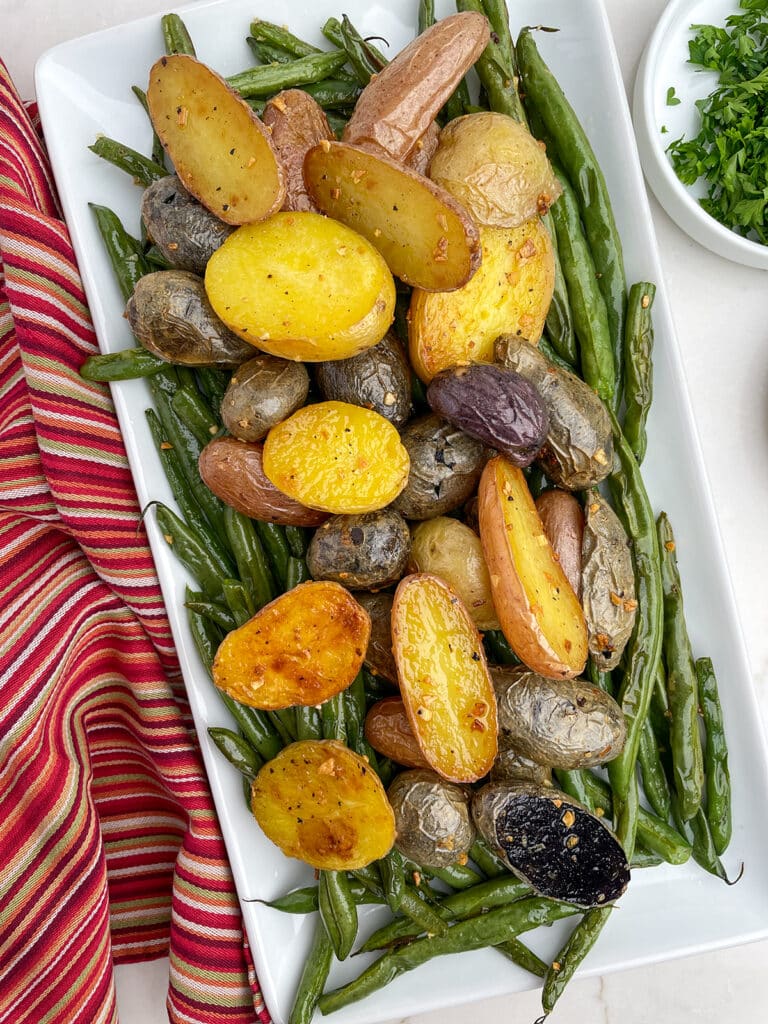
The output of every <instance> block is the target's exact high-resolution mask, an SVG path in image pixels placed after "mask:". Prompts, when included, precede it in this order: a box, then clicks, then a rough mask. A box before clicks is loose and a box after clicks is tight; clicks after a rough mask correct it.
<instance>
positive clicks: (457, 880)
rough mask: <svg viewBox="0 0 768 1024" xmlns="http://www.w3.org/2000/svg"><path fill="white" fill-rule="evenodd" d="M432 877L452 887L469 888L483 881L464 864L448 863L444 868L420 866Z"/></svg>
mask: <svg viewBox="0 0 768 1024" xmlns="http://www.w3.org/2000/svg"><path fill="white" fill-rule="evenodd" d="M422 871H426V873H427V874H428V875H429V876H430V877H432V878H439V879H440V881H441V882H445V884H446V885H450V886H451V888H452V889H469V888H471V887H472V886H473V885H478V884H479V883H480V882H482V881H483V878H482V876H481V875H478V873H477V872H476V871H473V870H472V868H470V867H468V866H467V865H465V864H450V865H449V866H448V867H445V868H433V867H430V868H422Z"/></svg>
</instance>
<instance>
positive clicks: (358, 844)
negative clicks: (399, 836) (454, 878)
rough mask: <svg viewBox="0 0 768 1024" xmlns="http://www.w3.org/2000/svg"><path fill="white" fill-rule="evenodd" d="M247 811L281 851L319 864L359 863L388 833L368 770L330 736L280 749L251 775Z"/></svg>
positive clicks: (390, 818) (388, 820)
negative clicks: (249, 808) (251, 812)
mask: <svg viewBox="0 0 768 1024" xmlns="http://www.w3.org/2000/svg"><path fill="white" fill-rule="evenodd" d="M251 810H252V811H253V815H254V817H255V818H256V821H257V822H258V823H259V825H260V826H261V829H262V831H263V832H264V834H265V835H266V836H267V838H268V839H271V840H272V842H273V843H275V844H276V845H277V846H279V847H280V849H281V850H282V851H283V853H284V854H285V855H286V856H287V857H298V858H299V860H303V861H304V862H305V863H306V864H309V865H311V866H312V867H314V868H319V869H321V870H327V871H354V870H355V869H356V868H362V867H365V866H366V864H371V863H372V862H373V861H375V860H378V859H379V858H380V857H384V856H385V855H386V854H387V853H388V852H389V850H390V849H391V848H392V844H393V842H394V839H395V818H394V814H393V812H392V808H391V807H390V805H389V801H388V800H387V796H386V793H385V792H384V787H383V786H382V784H381V781H380V780H379V777H378V776H377V775H376V772H374V771H371V768H370V767H369V765H368V764H367V763H366V761H365V760H364V759H363V758H362V757H359V756H358V755H357V754H354V753H353V752H352V751H351V750H349V749H348V748H347V747H345V746H344V744H343V743H337V742H336V741H334V740H301V741H300V742H298V743H291V744H289V745H288V746H287V747H285V748H284V749H283V750H281V751H280V753H279V754H277V756H276V757H273V758H272V760H271V761H269V762H267V764H265V765H264V767H263V768H262V769H261V771H260V772H259V774H258V775H257V776H256V778H255V779H254V781H253V785H252V786H251Z"/></svg>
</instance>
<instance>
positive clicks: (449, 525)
mask: <svg viewBox="0 0 768 1024" xmlns="http://www.w3.org/2000/svg"><path fill="white" fill-rule="evenodd" d="M408 571H409V572H426V573H431V574H432V575H433V576H439V577H440V579H442V580H445V582H446V583H448V584H449V585H450V586H452V587H453V589H454V590H455V591H456V593H457V594H458V595H459V597H460V598H461V600H462V601H463V602H464V605H465V606H466V609H467V611H468V612H469V614H470V615H471V616H472V621H473V622H474V624H475V625H476V626H477V628H478V629H500V628H501V627H500V626H499V620H498V618H497V616H496V609H495V608H494V606H493V595H492V594H491V580H490V577H489V575H488V566H487V565H486V564H485V556H484V555H483V546H482V544H481V543H480V538H479V537H478V536H477V534H476V533H475V532H474V531H473V530H470V528H469V527H468V526H465V525H464V523H462V522H460V521H459V520H458V519H451V518H450V517H449V516H437V517H436V518H435V519H427V520H426V522H423V523H419V524H418V525H417V526H415V527H414V529H413V531H412V533H411V553H410V556H409V558H408Z"/></svg>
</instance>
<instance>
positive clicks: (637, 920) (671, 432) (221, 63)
mask: <svg viewBox="0 0 768 1024" xmlns="http://www.w3.org/2000/svg"><path fill="white" fill-rule="evenodd" d="M436 7H437V14H438V16H442V15H445V14H448V13H451V11H452V10H453V8H452V6H449V4H448V2H447V0H438V3H437V5H436ZM416 8H417V3H416V0H387V2H386V3H368V2H366V0H345V3H344V4H343V5H340V3H339V0H292V2H291V3H289V4H286V5H283V6H282V7H281V8H280V9H279V10H276V9H275V7H274V5H270V4H268V3H266V2H265V0H214V2H209V3H204V2H203V3H196V4H194V5H192V6H189V7H187V8H182V9H180V10H181V13H182V14H183V17H184V19H185V22H186V24H187V26H188V28H189V30H190V33H191V35H192V38H193V40H194V41H195V44H196V47H197V52H198V56H199V57H200V58H201V59H202V60H204V61H205V62H207V63H209V64H210V65H211V66H212V67H214V68H215V69H217V70H218V71H220V72H221V73H223V74H231V73H234V72H236V71H239V70H241V69H243V68H245V67H248V66H250V65H251V63H252V59H251V54H250V51H249V49H248V47H247V45H246V43H245V37H246V35H247V33H248V27H249V24H250V21H251V19H252V18H253V17H255V16H261V17H263V18H266V19H271V20H277V21H280V22H285V23H286V24H287V25H288V26H289V27H290V28H291V29H292V30H293V31H295V32H296V33H297V34H299V35H301V36H303V37H304V38H306V39H308V40H309V41H311V42H315V43H317V44H318V45H322V44H323V43H324V40H323V39H322V36H321V35H320V31H319V27H320V25H321V24H322V23H323V22H324V21H325V19H326V18H327V17H329V16H331V15H334V16H339V17H340V16H341V14H342V13H347V14H348V15H349V16H350V17H351V18H352V20H353V22H355V24H356V25H357V27H358V28H359V29H360V30H361V31H362V32H363V34H364V35H376V36H379V37H384V38H385V39H386V40H388V41H389V44H390V49H389V51H388V52H389V53H391V54H394V53H396V52H397V51H398V50H399V49H400V48H401V47H402V46H403V45H404V44H405V43H406V42H407V41H408V40H409V39H410V38H412V36H413V34H414V31H415V24H416ZM529 24H546V25H548V26H552V27H556V28H558V29H559V30H560V31H559V32H557V33H553V34H549V33H542V34H541V36H540V39H539V45H540V48H541V51H542V53H543V55H544V57H545V59H546V60H547V62H548V63H549V64H550V66H551V68H552V70H553V71H554V73H555V74H556V76H557V77H558V79H559V81H560V83H561V85H562V86H563V88H564V89H565V91H566V93H567V95H568V96H569V98H570V100H571V102H572V104H573V106H574V107H575V109H576V111H577V113H578V115H579V116H580V118H581V119H582V122H583V124H584V126H585V128H586V130H587V132H588V134H589V135H590V138H591V140H592V142H593V145H594V148H595V150H596V153H597V156H598V158H599V160H600V162H601V164H602V167H603V170H604V172H605V176H606V179H607V182H608V186H609V189H610V192H611V195H612V199H613V204H614V209H615V213H616V219H617V222H618V226H619V230H620V232H621V236H622V238H623V241H624V256H625V262H626V270H627V278H628V280H629V282H630V283H631V282H632V281H636V280H651V281H655V282H656V283H657V284H658V286H659V291H658V295H657V299H656V303H655V306H654V319H655V328H656V355H655V392H656V394H655V400H654V407H653V411H652V415H651V418H650V423H649V452H648V456H647V459H646V462H645V463H644V470H643V471H644V476H645V479H646V481H647V484H648V488H649V491H650V494H651V498H652V501H653V504H654V507H655V510H656V512H659V511H661V510H662V509H664V510H666V511H667V512H668V514H669V515H670V518H671V521H672V523H673V525H674V527H675V531H676V534H677V538H678V552H679V560H680V565H681V571H682V575H683V581H684V588H685V597H686V610H687V615H688V621H689V628H690V632H691V638H692V642H693V647H694V651H695V653H696V654H697V656H698V655H703V654H708V655H709V656H710V657H712V659H713V661H714V664H715V667H716V670H717V672H718V676H719V679H720V686H721V693H722V698H723V704H724V713H725V718H726V727H727V730H728V735H729V740H730V748H731V768H732V776H733V782H734V791H735V802H734V821H735V828H734V837H733V842H732V845H731V848H730V849H729V851H728V853H727V855H726V857H725V864H726V867H727V869H728V871H729V874H731V875H732V876H735V875H736V874H737V873H738V871H739V867H740V865H741V864H742V863H743V864H744V865H745V871H744V876H743V878H742V880H741V881H740V882H739V884H738V885H736V886H734V887H732V888H728V887H727V886H725V885H724V884H723V883H722V882H721V881H719V880H717V879H715V878H712V877H711V876H709V875H706V874H705V873H704V872H703V870H702V869H700V868H699V867H698V866H697V865H695V864H689V865H686V866H683V867H678V868H668V867H661V868H656V869H653V870H647V871H638V872H636V873H635V874H634V876H633V879H632V882H631V885H630V888H629V891H628V893H627V894H626V896H625V897H624V898H622V900H621V903H620V910H619V911H617V912H616V913H615V914H613V915H612V916H611V918H610V921H609V924H608V926H607V928H606V930H605V932H604V934H603V936H602V937H601V939H600V941H599V942H598V943H597V945H596V947H595V949H594V950H593V952H592V953H591V955H590V956H589V958H588V960H587V963H586V967H585V972H586V973H605V972H607V971H612V970H618V969H621V968H626V967H629V966H631V965H638V964H641V963H648V962H652V961H655V960H662V959H668V958H671V957H676V956H683V955H687V954H691V953H694V952H698V951H703V950H707V949H713V948H717V947H720V946H726V945H733V944H736V943H742V942H747V941H750V940H754V939H757V938H761V937H765V936H766V935H768V858H766V856H765V850H766V849H767V848H768V771H767V770H766V765H767V762H766V754H765V744H764V738H763V734H762V732H761V728H760V716H759V713H758V709H757V705H756V701H755V696H754V691H753V686H752V681H751V679H750V674H749V667H748V664H747V660H746V656H745V651H744V645H743V641H742V637H741V632H740V628H739V624H738V621H737V619H736V614H735V605H734V601H733V597H732V593H731V587H730V582H729V579H728V575H727V571H726V568H725V559H724V554H723V551H722V546H721V542H720V538H719V534H718V529H717V524H716V520H715V515H714V509H713V505H712V500H711V497H710V494H709V490H708V486H707V481H706V473H705V469H704V466H703V463H702V457H701V452H700V448H699V444H698V440H697V437H696V434H695V429H694V426H693V420H692V416H691V410H690V406H689V400H688V396H687V392H686V387H685V381H684V375H683V369H682V365H681V360H680V355H679V351H678V347H677V343H676V340H675V337H674V331H673V326H672V321H671V318H670V312H669V307H668V301H667V297H666V294H665V291H664V287H663V281H661V269H660V265H659V259H658V254H657V249H656V242H655V239H654V235H653V228H652V224H651V214H650V210H649V207H648V203H647V199H646V193H645V189H644V185H643V181H642V177H641V172H640V166H639V162H638V157H637V152H636V149H635V142H634V136H633V133H632V126H631V122H630V119H629V113H628V109H627V103H626V98H625V94H624V89H623V85H622V82H621V77H620V74H619V67H618V62H617V59H616V54H615V50H614V47H613V43H612V40H611V36H610V30H609V26H608V22H607V18H606V16H605V11H604V9H603V7H602V4H601V3H600V0H580V2H579V3H573V2H572V0H518V2H515V3H513V5H512V8H511V25H512V30H513V33H516V32H517V30H518V29H519V28H520V27H521V26H523V25H529ZM162 48H163V43H162V35H161V31H160V20H159V17H152V18H147V19H143V20H140V21H135V22H132V23H130V24H127V25H124V26H121V27H119V28H115V29H109V30H107V31H104V32H100V33H97V34H95V35H91V36H87V37H84V38H81V39H78V40H74V41H72V42H69V43H64V44H62V45H60V46H58V47H56V48H55V49H54V50H51V51H49V52H48V53H47V54H46V55H45V56H44V57H43V58H42V60H41V62H40V63H39V65H38V69H37V93H38V98H39V102H40V110H41V115H42V118H43V125H44V129H45V134H46V139H47V143H48V147H49V151H50V155H51V160H52V163H53V167H54V172H55V175H56V181H57V184H58V188H59V192H60V195H61V199H62V202H63V206H64V212H65V215H66V219H67V223H68V225H69V228H70V230H71V233H72V237H73V241H74V245H75V250H76V253H77V257H78V260H79V263H80V268H81V271H82V275H83V279H84V282H85V288H86V292H87V295H88V300H89V303H90V308H91V313H92V315H93V319H94V323H95V326H96V331H97V334H98V337H99V342H100V345H101V347H102V349H103V350H104V351H115V350H117V349H120V348H123V347H126V346H130V345H132V344H133V340H132V338H131V335H130V331H129V328H128V325H127V323H126V321H125V320H124V319H123V318H122V302H121V299H120V295H119V292H118V289H117V286H116V284H115V282H114V280H113V277H112V272H111V269H110V267H109V265H108V262H107V260H106V258H105V255H104V252H103V249H102V244H101V240H100V239H99V237H98V233H97V230H96V227H95V224H94V220H93V217H92V214H91V212H90V210H89V209H88V203H89V202H94V203H101V204H104V205H106V206H109V207H111V208H112V209H114V210H115V211H116V212H117V214H118V215H119V216H120V217H121V218H122V219H123V221H124V223H125V224H126V226H127V227H128V229H129V230H133V231H134V232H135V233H138V207H139V192H138V189H137V188H136V187H135V186H134V185H132V183H131V182H130V180H129V179H128V178H127V177H126V176H125V175H124V174H122V173H121V172H120V171H118V170H116V169H114V168H112V167H110V166H108V165H106V164H105V163H103V162H102V161H100V160H99V159H98V158H97V157H95V156H94V155H93V154H92V153H90V152H89V151H88V149H87V147H88V145H89V144H91V143H92V142H93V141H94V139H95V138H96V136H97V135H98V134H99V133H104V134H107V135H111V136H113V137H116V138H118V139H120V140H122V141H124V142H126V143H127V144H128V145H131V146H133V147H134V148H136V149H138V150H140V151H142V152H147V151H148V149H149V143H150V130H149V126H148V122H147V120H146V118H145V115H144V113H143V111H142V110H141V108H140V106H139V104H138V103H137V102H136V100H135V98H134V97H133V95H132V93H131V85H133V84H139V85H141V86H143V87H145V86H146V82H147V76H148V71H149V67H150V66H151V64H152V63H153V61H154V60H156V59H157V57H158V56H160V54H161V53H162ZM703 301H706V298H705V297H704V298H703ZM113 394H114V399H115V405H116V408H117V412H118V416H119V419H120V424H121V428H122V431H123V435H124V438H125V443H126V446H127V449H128V454H129V459H130V462H131V466H132V469H133V474H134V478H135V482H136V487H137V490H138V494H139V499H140V502H141V503H142V505H144V504H146V503H147V502H148V501H150V500H151V499H155V498H160V499H162V500H165V501H167V502H169V503H170V501H171V498H170V493H169V491H168V488H167V485H166V483H165V480H164V478H163V475H162V472H161V470H160V467H159V464H158V463H157V461H156V459H155V456H154V453H153V446H152V442H151V438H150V436H149V433H148V430H147V427H146V423H145V417H144V410H145V408H146V407H147V406H148V405H149V404H150V399H149V393H148V390H147V388H146V385H145V383H144V382H142V381H132V382H126V383H121V384H117V385H115V386H114V387H113ZM148 527H149V533H150V540H151V543H152V548H153V552H154V556H155V560H156V563H157V568H158V573H159V575H160V581H161V584H162V588H163V593H164V595H165V600H166V603H167V606H168V612H169V615H170V619H171V625H172V628H173V632H174V636H175V639H176V644H177V648H178V651H179V657H180V660H181V665H182V670H183V673H184V677H185V680H186V684H187V689H188V691H189V697H190V701H191V705H192V710H193V713H194V717H195V722H196V726H197V731H198V735H199V738H200V742H201V744H202V747H203V754H204V757H205V762H206V766H207V770H208V774H209V778H210V783H211V788H212V791H213V796H214V799H215V802H216V806H217V809H218V813H219V817H220V820H221V824H222V828H223V831H224V837H225V840H226V844H227V849H228V852H229V856H230V860H231V863H232V870H233V872H234V876H235V881H236V884H237V889H238V893H239V895H240V898H241V899H242V900H253V899H255V898H262V899H271V898H274V897H276V896H278V895H280V894H282V893H283V892H286V891H287V890H289V889H291V888H293V887H295V886H297V885H301V884H306V883H307V882H308V881H309V880H310V879H311V871H309V869H307V868H305V867H304V866H303V865H301V864H299V863H298V862H296V861H290V860H287V859H286V858H284V857H283V856H282V855H281V854H280V853H279V851H278V850H277V849H276V848H275V847H274V846H272V845H271V844H270V843H269V842H268V841H267V840H266V839H265V838H264V837H263V835H262V834H261V832H260V830H259V828H258V826H257V825H256V823H255V821H254V820H253V818H252V817H250V816H249V814H248V812H247V810H246V808H245V806H244V802H243V797H242V789H241V784H240V778H239V777H238V776H237V775H236V773H235V772H234V770H233V769H231V768H230V766H229V765H228V764H227V763H226V762H225V761H224V760H223V759H222V758H221V757H220V756H219V755H218V754H217V752H216V751H215V750H213V749H212V748H211V746H210V743H209V741H208V737H207V731H206V730H207V727H208V726H211V725H225V724H229V723H228V721H227V714H226V712H225V711H224V709H223V706H222V704H221V702H220V700H219V698H218V696H217V694H216V692H215V690H214V688H213V686H212V684H211V683H210V681H209V679H208V678H207V676H206V674H205V672H204V671H203V669H202V666H201V664H200V662H199V660H198V657H197V654H196V651H195V648H194V645H193V643H192V640H191V637H190V634H189V632H188V629H187V625H186V621H185V614H184V608H183V590H184V584H185V582H186V579H185V575H184V573H183V571H182V570H181V569H180V568H179V565H178V563H177V562H176V561H175V560H174V558H173V556H172V555H171V554H170V552H169V550H168V548H167V546H166V544H165V543H164V542H163V540H162V538H160V537H159V536H158V532H157V530H156V528H155V527H154V524H153V522H152V517H151V516H150V517H148ZM242 907H243V915H244V919H245V923H246V928H247V931H248V935H249V939H250V943H251V947H252V949H253V952H254V956H255V960H256V966H257V970H258V974H259V978H260V982H261V985H262V988H263V992H264V996H265V999H266V1002H267V1004H268V1006H269V1009H270V1011H271V1013H272V1015H273V1017H274V1019H275V1021H277V1022H283V1021H286V1020H287V1018H288V1015H289V1013H290V1007H291V1001H292V998H293V993H294V990H295V986H296V984H297V981H298V977H299V974H300V971H301V967H302V964H303V961H304V957H305V954H306V952H307V949H308V946H309V942H310V939H311V934H312V930H313V927H314V922H313V921H311V920H310V919H308V918H303V917H295V916H291V915H285V914H281V913H279V912H277V911H273V910H270V909H268V908H265V907H263V906H262V905H260V904H258V903H251V902H244V903H243V904H242ZM378 914H379V912H377V911H376V910H369V911H366V912H365V913H364V914H363V915H362V931H363V932H364V933H367V932H369V931H370V930H372V928H373V927H375V926H376V924H377V923H378V922H379V921H380V916H378ZM565 934H566V926H565V925H563V926H562V927H553V928H552V929H550V930H547V931H546V932H544V933H542V934H538V933H533V934H532V936H531V945H532V946H533V947H534V948H535V949H536V950H537V952H539V953H540V954H541V955H542V956H543V957H544V958H545V959H548V958H551V957H552V956H553V955H554V953H555V952H556V950H557V949H558V946H559V944H560V943H561V941H562V939H563V937H564V935H565ZM364 963H365V958H363V957H356V958H354V959H353V960H352V961H351V962H350V961H348V962H347V963H346V964H344V965H337V966H335V967H334V970H333V973H332V977H331V983H332V985H334V986H335V985H337V984H339V983H342V982H343V981H345V980H346V979H348V978H350V977H352V976H354V975H355V974H357V973H359V971H360V970H361V969H362V968H363V966H364ZM534 984H535V979H533V978H532V977H531V976H529V975H527V974H525V973H524V972H523V971H521V970H519V969H518V968H516V967H514V966H513V965H511V964H510V963H508V962H507V961H505V960H503V959H501V957H500V956H499V955H498V954H496V953H495V952H494V951H493V950H489V951H482V952H477V953H472V954H462V955H461V956H460V957H450V958H444V959H442V960H437V961H434V962H432V963H430V964H428V965H426V966H424V967H422V968H420V969H419V970H418V971H416V972H414V973H412V974H409V975H405V976H403V977H401V978H399V979H398V980H397V981H396V982H394V983H393V984H391V985H390V986H388V987H387V988H386V989H384V990H383V991H381V992H380V993H377V994H375V995H374V996H372V997H370V998H369V999H367V1000H365V1001H363V1002H361V1003H358V1004H354V1005H352V1006H350V1007H347V1008H346V1009H344V1010H342V1011H340V1012H339V1013H338V1014H337V1015H335V1018H334V1019H335V1020H336V1021H338V1022H339V1024H352V1022H359V1024H362V1022H374V1021H389V1020H394V1019H397V1018H403V1017H405V1016H409V1017H411V1016H413V1015H416V1014H419V1013H423V1012H426V1011H428V1010H436V1009H439V1008H442V1007H447V1006H453V1005H459V1004H463V1003H469V1002H471V1001H473V1000H476V999H480V998H484V997H489V996H498V995H502V994H508V993H513V992H517V991H522V990H524V989H526V988H530V987H532V986H533V985H534Z"/></svg>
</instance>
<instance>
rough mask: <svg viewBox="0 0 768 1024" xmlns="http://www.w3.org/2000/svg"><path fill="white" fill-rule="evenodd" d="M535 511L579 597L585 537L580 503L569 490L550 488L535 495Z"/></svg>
mask: <svg viewBox="0 0 768 1024" xmlns="http://www.w3.org/2000/svg"><path fill="white" fill-rule="evenodd" d="M536 511H537V512H538V513H539V516H540V517H541V525H542V526H543V527H544V533H545V534H546V537H547V540H548V541H549V543H550V544H551V545H552V550H553V551H554V552H555V554H556V555H557V560H558V562H559V563H560V566H561V568H562V570H563V572H564V573H565V575H566V578H567V580H568V582H569V583H570V584H571V586H572V587H573V592H574V594H575V595H576V597H581V544H582V539H583V537H584V513H583V511H582V508H581V505H580V504H579V502H578V501H577V500H576V498H574V496H573V495H572V494H571V493H570V491H560V490H557V489H553V490H551V491H543V492H542V493H541V494H540V495H539V496H538V498H537V499H536Z"/></svg>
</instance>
